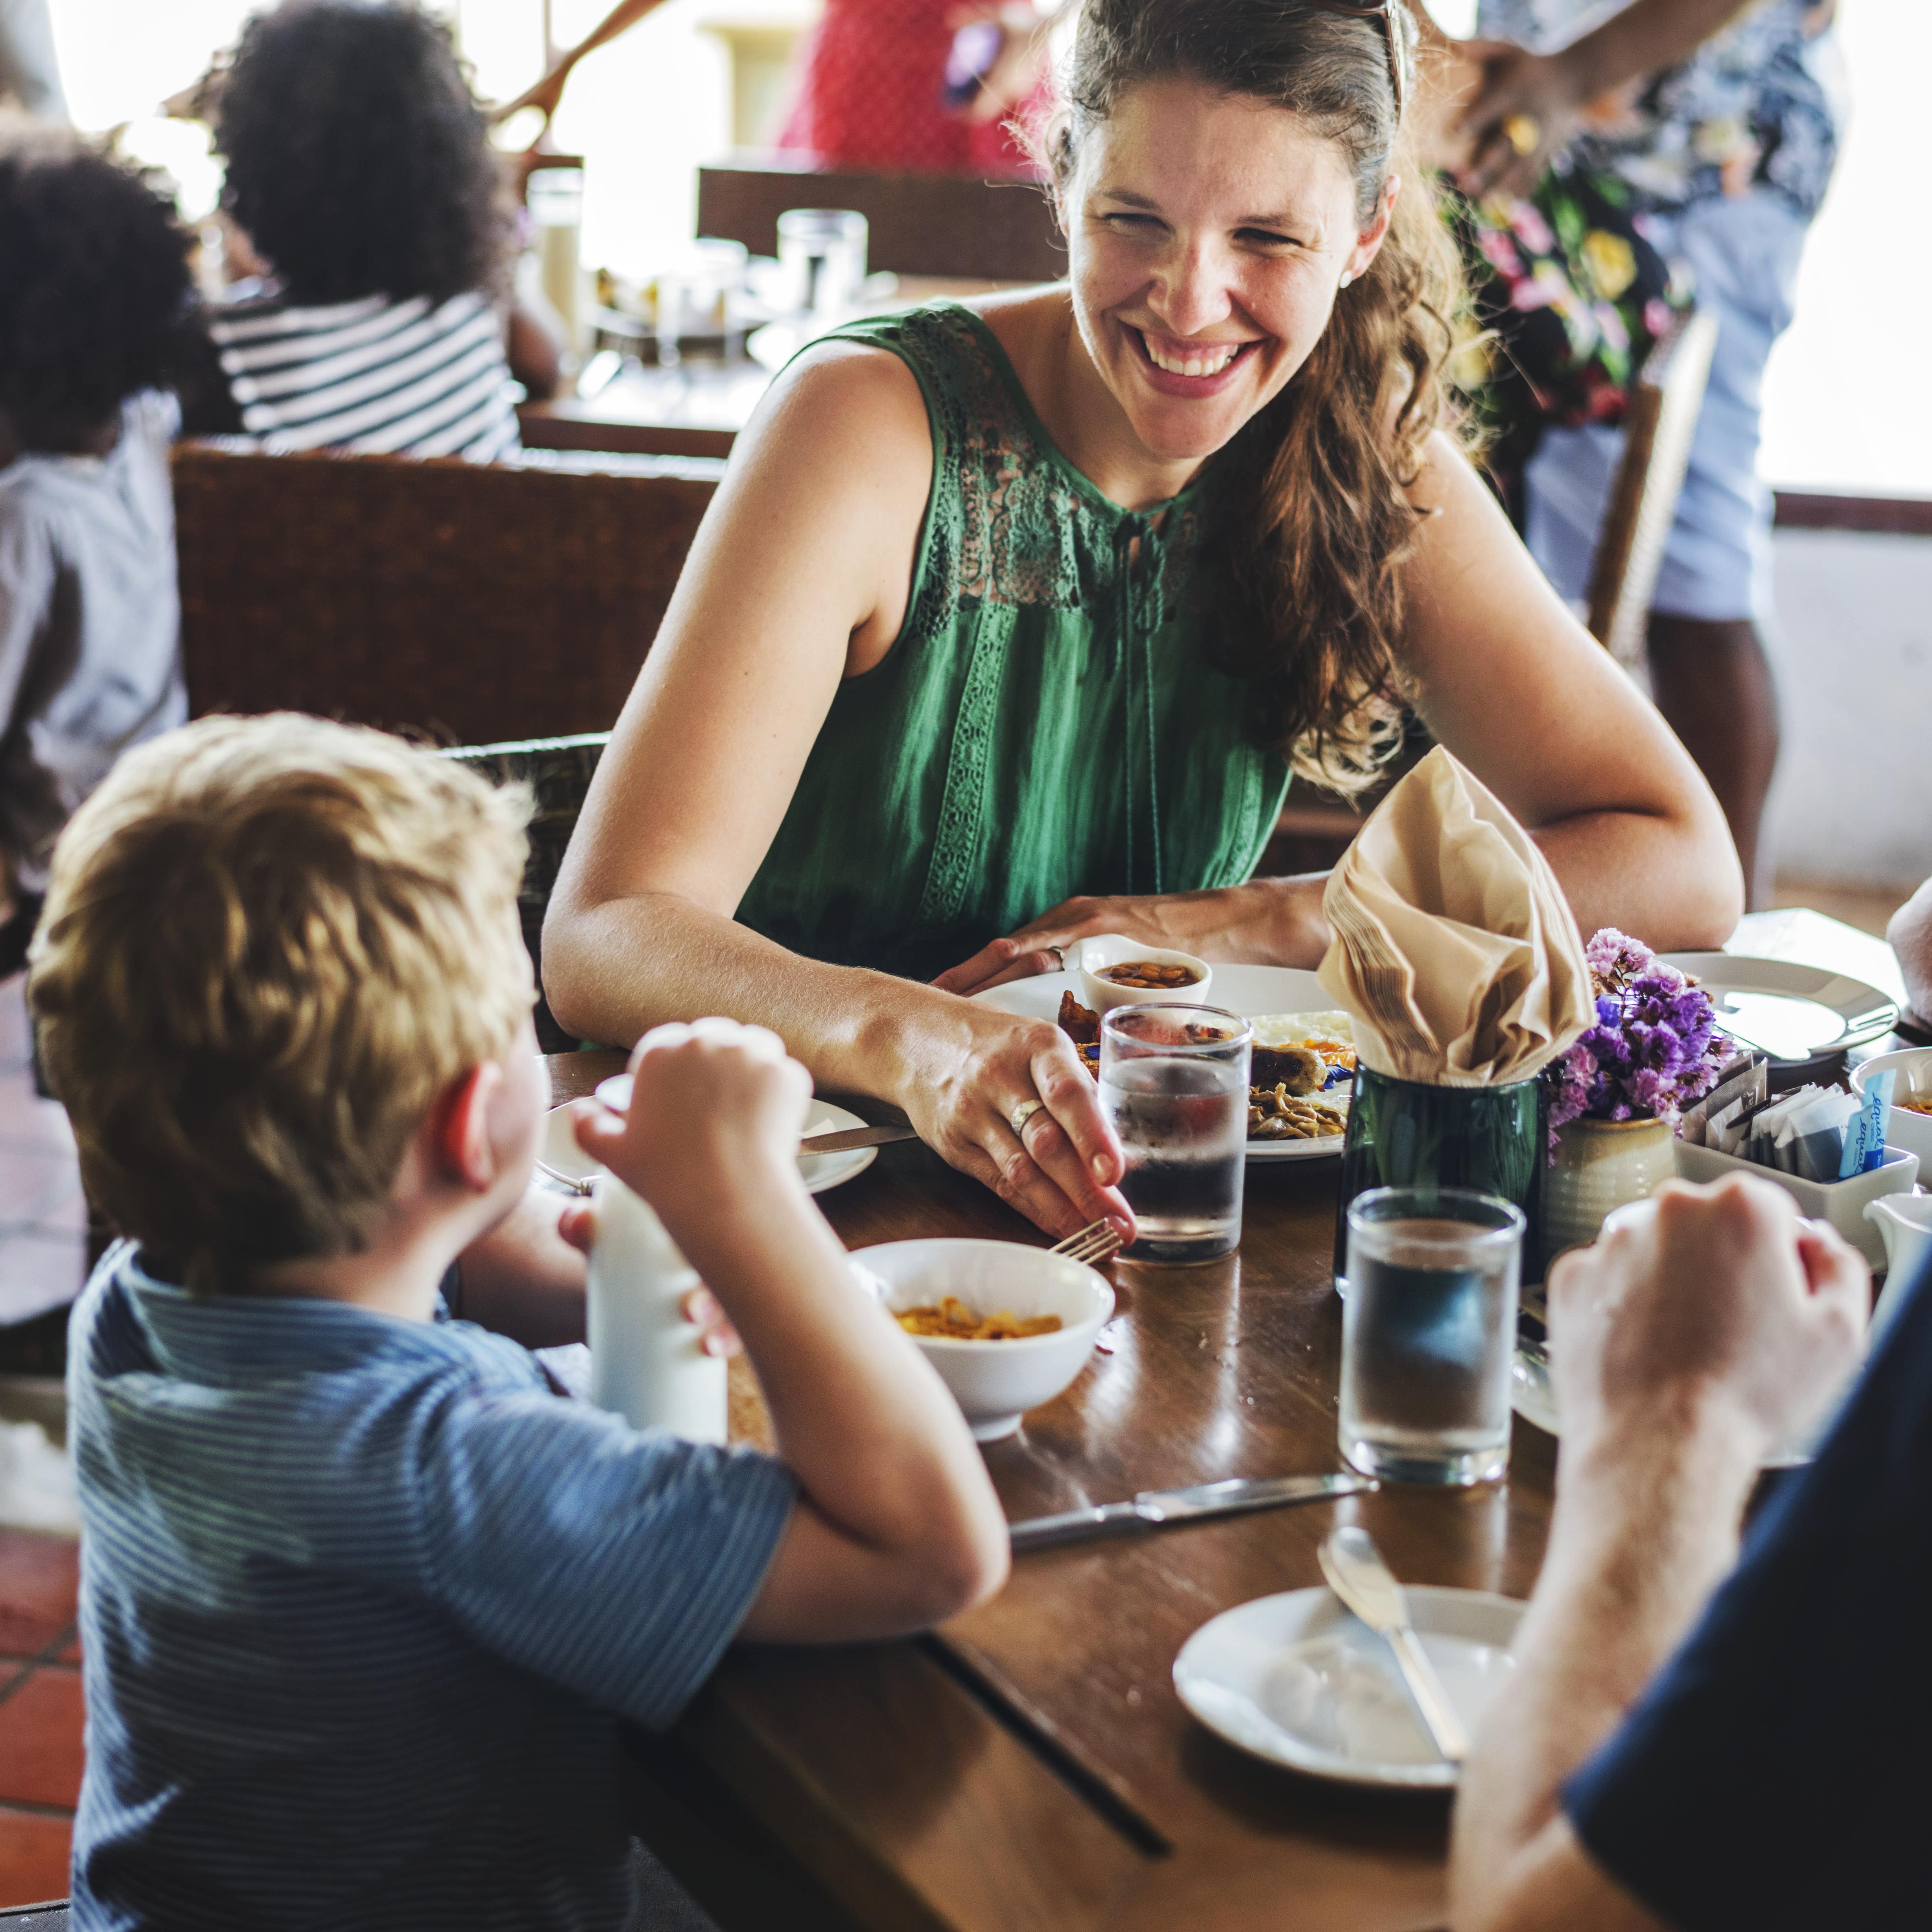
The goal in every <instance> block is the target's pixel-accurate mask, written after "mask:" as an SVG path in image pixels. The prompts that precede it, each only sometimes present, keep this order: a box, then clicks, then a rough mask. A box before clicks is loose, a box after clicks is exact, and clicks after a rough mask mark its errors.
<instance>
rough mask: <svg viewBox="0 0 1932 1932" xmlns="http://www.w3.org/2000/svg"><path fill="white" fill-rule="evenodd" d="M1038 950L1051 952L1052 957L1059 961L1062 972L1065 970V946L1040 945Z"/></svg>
mask: <svg viewBox="0 0 1932 1932" xmlns="http://www.w3.org/2000/svg"><path fill="white" fill-rule="evenodd" d="M1040 950H1041V952H1043V953H1052V955H1053V956H1054V958H1055V959H1058V961H1059V962H1060V970H1061V971H1062V972H1063V973H1064V972H1065V971H1067V948H1066V947H1064V946H1043V947H1041V948H1040Z"/></svg>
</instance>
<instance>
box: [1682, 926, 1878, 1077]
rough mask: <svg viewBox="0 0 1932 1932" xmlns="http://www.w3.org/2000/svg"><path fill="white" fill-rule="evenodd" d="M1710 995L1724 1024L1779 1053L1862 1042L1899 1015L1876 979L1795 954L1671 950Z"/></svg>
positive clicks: (1793, 1055)
mask: <svg viewBox="0 0 1932 1932" xmlns="http://www.w3.org/2000/svg"><path fill="white" fill-rule="evenodd" d="M1659 957H1660V958H1661V959H1662V960H1663V961H1664V964H1665V965H1667V966H1675V967H1676V968H1677V970H1678V971H1679V972H1680V973H1688V974H1690V975H1691V977H1692V978H1693V979H1694V980H1697V982H1698V983H1699V984H1700V986H1703V989H1704V990H1705V991H1706V992H1707V993H1709V995H1710V996H1711V1002H1712V1005H1713V1006H1715V1007H1716V1008H1717V1010H1718V1025H1719V1026H1721V1027H1722V1028H1724V1031H1725V1032H1727V1033H1728V1034H1730V1035H1731V1036H1732V1037H1733V1038H1734V1039H1736V1040H1742V1041H1743V1042H1744V1043H1745V1044H1746V1045H1747V1046H1754V1047H1757V1048H1758V1049H1760V1051H1761V1052H1766V1053H1769V1055H1771V1056H1772V1058H1773V1059H1774V1060H1784V1061H1804V1060H1810V1059H1811V1058H1814V1056H1815V1055H1818V1054H1821V1053H1838V1052H1843V1049H1845V1048H1846V1047H1848V1046H1864V1043H1866V1041H1867V1040H1876V1039H1877V1038H1878V1037H1879V1035H1880V1034H1887V1033H1889V1032H1890V1031H1891V1029H1892V1028H1893V1027H1894V1026H1895V1025H1897V1022H1898V1003H1897V1001H1895V1000H1894V999H1893V998H1891V995H1889V994H1888V993H1881V992H1879V990H1878V989H1877V988H1876V986H1867V985H1866V984H1865V983H1864V981H1863V980H1853V979H1851V978H1849V977H1847V976H1846V974H1843V973H1829V972H1827V971H1825V969H1824V968H1822V967H1819V966H1800V965H1796V964H1795V963H1794V962H1792V961H1790V960H1789V959H1744V958H1741V957H1740V956H1738V955H1736V954H1735V953H1661V954H1660V955H1659Z"/></svg>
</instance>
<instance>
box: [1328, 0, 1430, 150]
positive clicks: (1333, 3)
mask: <svg viewBox="0 0 1932 1932" xmlns="http://www.w3.org/2000/svg"><path fill="white" fill-rule="evenodd" d="M1303 5H1305V6H1309V7H1315V8H1316V9H1318V10H1319V11H1320V12H1322V13H1346V14H1347V15H1348V16H1349V17H1350V18H1351V19H1352V20H1379V21H1381V23H1382V34H1383V37H1384V38H1385V40H1387V41H1388V69H1389V84H1390V86H1392V87H1393V88H1394V89H1395V118H1396V121H1397V124H1398V125H1400V123H1401V121H1402V118H1403V110H1405V109H1406V107H1408V105H1409V88H1408V86H1407V83H1405V82H1404V80H1403V77H1402V41H1401V39H1400V36H1399V35H1398V34H1397V31H1396V24H1395V0H1375V4H1374V5H1372V6H1358V5H1354V4H1353V0H1303Z"/></svg>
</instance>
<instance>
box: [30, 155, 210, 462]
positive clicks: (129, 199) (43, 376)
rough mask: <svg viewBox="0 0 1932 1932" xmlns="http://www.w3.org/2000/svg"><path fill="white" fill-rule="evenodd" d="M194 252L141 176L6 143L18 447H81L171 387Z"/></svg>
mask: <svg viewBox="0 0 1932 1932" xmlns="http://www.w3.org/2000/svg"><path fill="white" fill-rule="evenodd" d="M191 246H192V242H191V239H190V236H189V235H188V234H187V231H186V230H185V229H184V228H183V227H182V226H181V223H179V221H178V220H176V218H175V209H174V203H173V201H172V199H171V198H170V197H169V196H168V195H166V194H165V193H163V192H161V190H160V188H159V187H157V185H156V184H154V181H151V179H150V178H148V176H147V175H145V174H144V173H142V172H139V171H137V170H136V169H133V168H131V167H126V166H122V165H121V164H120V163H118V162H116V161H114V160H110V159H109V157H107V155H106V154H104V153H102V152H101V151H100V150H99V149H98V148H95V147H92V146H91V145H88V144H87V143H86V142H83V141H81V140H80V139H77V138H76V137H75V136H73V135H71V134H68V133H63V132H57V131H55V130H50V129H48V128H46V127H23V128H19V129H14V130H9V131H8V132H7V133H5V135H3V136H0V263H4V264H5V267H4V269H0V413H4V414H5V416H6V418H7V426H8V428H10V430H11V431H12V433H13V437H15V439H16V440H17V441H18V442H19V443H20V445H21V446H22V447H23V448H25V449H36V450H47V451H53V452H68V451H73V450H77V449H80V448H81V447H82V446H83V444H84V443H86V442H87V441H88V440H89V439H90V438H91V437H93V436H95V435H96V434H98V432H99V431H101V430H102V429H104V428H106V427H107V425H109V424H110V423H111V422H113V419H114V417H115V413H116V412H117V411H118V410H119V408H120V407H121V403H122V402H123V401H124V400H125V399H126V398H127V397H129V396H131V395H135V394H136V393H137V392H139V391H140V390H142V389H164V388H166V387H168V386H169V385H170V384H171V383H172V382H173V381H174V380H175V375H176V374H177V372H178V370H179V368H180V367H181V362H182V359H183V357H184V354H185V353H187V348H188V345H189V344H190V341H191V340H192V332H193V320H192V318H193V311H194V300H193V293H194V284H193V278H192V276H191V275H190V272H189V269H188V255H189V251H190V248H191Z"/></svg>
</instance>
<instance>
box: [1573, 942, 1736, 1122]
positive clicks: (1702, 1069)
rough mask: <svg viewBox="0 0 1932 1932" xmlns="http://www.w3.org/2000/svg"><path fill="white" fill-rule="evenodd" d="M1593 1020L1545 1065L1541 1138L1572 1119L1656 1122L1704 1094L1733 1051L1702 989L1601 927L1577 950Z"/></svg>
mask: <svg viewBox="0 0 1932 1932" xmlns="http://www.w3.org/2000/svg"><path fill="white" fill-rule="evenodd" d="M1584 957H1585V959H1586V961H1587V962H1589V968H1590V977H1591V981H1592V985H1593V986H1594V988H1595V992H1596V995H1597V1002H1596V1004H1597V1023H1596V1025H1595V1026H1593V1027H1590V1028H1586V1030H1585V1031H1584V1034H1583V1037H1582V1038H1581V1039H1580V1040H1578V1041H1577V1043H1576V1045H1575V1046H1573V1047H1571V1049H1570V1050H1569V1052H1567V1053H1565V1054H1564V1055H1562V1056H1561V1057H1560V1058H1559V1059H1557V1060H1556V1061H1554V1062H1553V1063H1552V1065H1551V1067H1550V1076H1549V1080H1550V1145H1551V1148H1552V1149H1554V1148H1555V1146H1556V1130H1557V1129H1558V1128H1559V1127H1564V1126H1566V1125H1568V1123H1569V1122H1571V1121H1574V1120H1579V1119H1589V1120H1599V1121H1629V1120H1652V1119H1655V1120H1662V1121H1670V1122H1671V1123H1672V1124H1673V1125H1675V1124H1676V1120H1677V1118H1678V1115H1679V1112H1680V1111H1681V1110H1682V1109H1683V1108H1684V1107H1685V1106H1686V1105H1688V1103H1690V1102H1691V1101H1693V1100H1697V1099H1700V1097H1702V1096H1703V1095H1704V1094H1708V1093H1709V1091H1711V1088H1712V1086H1713V1085H1715V1084H1716V1081H1717V1078H1718V1069H1719V1068H1720V1067H1721V1066H1722V1065H1723V1064H1724V1061H1726V1060H1727V1059H1728V1058H1730V1055H1731V1054H1732V1053H1733V1052H1734V1051H1735V1049H1734V1046H1733V1043H1732V1041H1731V1040H1730V1038H1729V1037H1727V1036H1726V1035H1725V1034H1721V1033H1720V1032H1719V1031H1718V1029H1717V1025H1716V1020H1715V1013H1714V1011H1713V1009H1712V1005H1711V998H1710V995H1709V994H1708V993H1706V992H1705V991H1704V989H1703V988H1702V987H1701V986H1697V985H1696V984H1695V983H1693V982H1692V981H1691V980H1688V979H1687V978H1686V977H1685V976H1684V974H1682V973H1680V972H1679V971H1677V969H1676V968H1675V967H1674V966H1667V965H1665V964H1664V962H1663V961H1662V960H1661V959H1658V957H1657V956H1656V955H1655V953H1652V951H1651V950H1650V948H1649V947H1647V946H1646V945H1645V944H1643V941H1641V940H1637V939H1632V938H1630V936H1629V935H1628V934H1626V933H1622V932H1618V931H1617V929H1616V928H1615V927H1614V926H1606V927H1604V929H1603V930H1602V931H1601V932H1599V933H1598V934H1597V935H1595V938H1592V940H1591V941H1590V943H1589V946H1588V947H1586V948H1585V949H1584Z"/></svg>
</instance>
